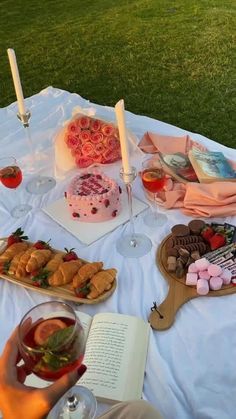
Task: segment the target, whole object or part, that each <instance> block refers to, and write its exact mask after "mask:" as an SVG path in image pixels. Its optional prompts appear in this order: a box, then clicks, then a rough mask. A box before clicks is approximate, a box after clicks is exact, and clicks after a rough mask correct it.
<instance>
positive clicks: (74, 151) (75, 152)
mask: <svg viewBox="0 0 236 419" xmlns="http://www.w3.org/2000/svg"><path fill="white" fill-rule="evenodd" d="M71 154H72V156H74V157H76V156H78V157H79V156H82V154H81V147H77V148H74V149H72V150H71Z"/></svg>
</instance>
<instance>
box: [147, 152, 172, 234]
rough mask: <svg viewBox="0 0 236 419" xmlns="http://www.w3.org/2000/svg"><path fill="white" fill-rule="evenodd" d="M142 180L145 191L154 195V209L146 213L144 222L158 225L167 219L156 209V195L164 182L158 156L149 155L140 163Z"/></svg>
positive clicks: (164, 176) (154, 225)
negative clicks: (149, 156)
mask: <svg viewBox="0 0 236 419" xmlns="http://www.w3.org/2000/svg"><path fill="white" fill-rule="evenodd" d="M141 176H142V182H143V186H144V188H145V189H146V191H147V192H151V193H152V194H153V197H154V211H152V213H151V214H150V213H147V214H146V216H145V217H144V223H145V224H146V225H147V226H149V227H158V226H159V227H160V226H162V225H164V224H165V223H166V221H167V216H166V215H165V214H161V213H160V212H159V211H158V205H157V197H158V193H159V192H160V191H162V190H163V188H164V186H165V183H166V174H165V172H164V170H163V169H162V166H161V163H160V161H159V159H158V158H156V157H151V158H148V159H146V160H144V162H143V163H142V173H141Z"/></svg>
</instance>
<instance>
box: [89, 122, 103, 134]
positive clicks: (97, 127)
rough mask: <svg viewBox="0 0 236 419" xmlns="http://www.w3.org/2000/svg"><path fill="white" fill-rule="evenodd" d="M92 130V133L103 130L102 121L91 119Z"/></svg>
mask: <svg viewBox="0 0 236 419" xmlns="http://www.w3.org/2000/svg"><path fill="white" fill-rule="evenodd" d="M90 128H91V131H92V132H97V131H99V130H100V129H101V121H99V119H91V123H90Z"/></svg>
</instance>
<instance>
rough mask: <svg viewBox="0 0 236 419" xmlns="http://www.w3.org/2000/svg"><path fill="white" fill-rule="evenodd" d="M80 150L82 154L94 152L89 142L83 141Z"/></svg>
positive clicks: (92, 153)
mask: <svg viewBox="0 0 236 419" xmlns="http://www.w3.org/2000/svg"><path fill="white" fill-rule="evenodd" d="M81 152H82V154H83V155H84V156H91V157H92V156H93V155H94V154H96V153H95V150H94V147H93V145H92V144H91V143H85V144H83V145H82V148H81Z"/></svg>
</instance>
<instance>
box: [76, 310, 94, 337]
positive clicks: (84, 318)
mask: <svg viewBox="0 0 236 419" xmlns="http://www.w3.org/2000/svg"><path fill="white" fill-rule="evenodd" d="M75 313H76V316H77V317H78V319H79V321H80V323H81V324H82V326H83V328H84V333H85V339H88V333H89V329H90V326H91V323H92V320H93V318H92V317H91V316H89V314H86V313H83V312H82V311H76V312H75Z"/></svg>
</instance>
